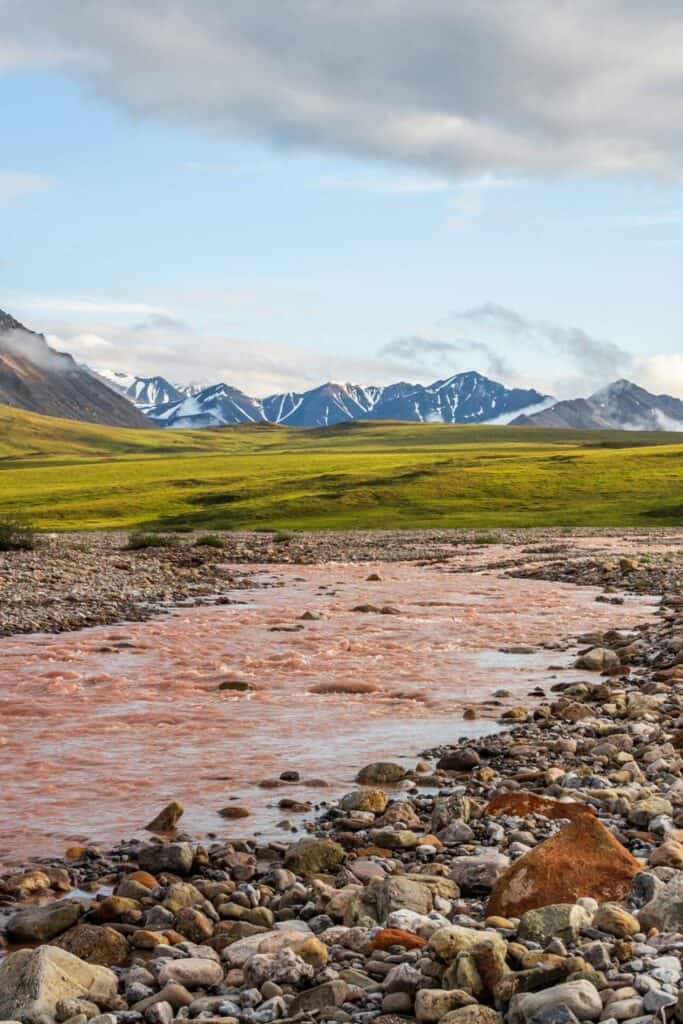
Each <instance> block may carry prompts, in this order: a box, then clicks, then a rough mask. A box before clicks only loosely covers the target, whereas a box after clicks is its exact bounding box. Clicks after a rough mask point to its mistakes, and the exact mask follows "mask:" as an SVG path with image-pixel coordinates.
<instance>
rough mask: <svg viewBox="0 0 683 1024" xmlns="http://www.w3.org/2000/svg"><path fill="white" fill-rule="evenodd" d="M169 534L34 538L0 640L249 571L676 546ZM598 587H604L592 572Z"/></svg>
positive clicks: (112, 615) (10, 589)
mask: <svg viewBox="0 0 683 1024" xmlns="http://www.w3.org/2000/svg"><path fill="white" fill-rule="evenodd" d="M166 536H169V537H170V539H171V541H173V543H172V545H171V546H168V547H149V548H142V549H139V550H131V549H129V547H128V541H129V534H127V533H122V532H115V531H109V532H106V531H102V532H97V533H95V532H88V533H85V532H84V533H60V534H41V535H40V536H39V538H38V543H37V547H36V549H35V550H34V551H13V552H0V637H2V636H11V635H13V634H16V633H38V632H45V633H61V632H65V631H69V630H79V629H83V628H85V627H88V626H97V625H104V624H111V623H118V622H140V621H145V620H147V619H149V618H152V617H153V616H155V615H158V614H159V613H160V612H164V611H169V610H172V609H174V608H177V607H178V606H179V605H195V606H196V605H202V604H215V603H216V602H220V601H224V600H228V599H230V598H229V597H228V596H227V595H229V594H231V593H232V592H233V591H234V590H235V589H236V588H246V589H248V588H250V587H253V586H254V581H253V578H252V576H251V574H250V572H249V569H248V567H249V566H250V565H254V564H256V565H263V564H285V565H286V564H294V565H310V564H316V563H329V562H351V563H353V562H377V561H380V562H398V561H415V562H439V561H443V560H448V561H449V562H450V563H451V569H452V571H458V570H459V569H461V570H462V571H468V570H469V569H471V568H472V566H479V567H482V568H485V567H487V566H489V567H491V568H495V569H497V570H501V569H505V568H508V569H509V570H510V571H515V570H516V569H520V570H522V571H526V569H527V568H528V567H529V563H533V564H534V565H535V566H536V570H535V571H536V572H537V573H538V574H540V575H542V574H543V573H544V571H545V570H544V567H546V566H547V570H548V576H547V578H550V579H554V578H558V577H559V575H560V574H561V572H562V571H563V570H564V569H566V568H567V562H572V563H574V562H575V561H576V559H577V557H582V558H583V559H585V560H589V561H590V559H591V558H592V559H593V562H594V563H595V564H596V565H598V566H600V565H601V564H602V562H603V561H604V559H605V557H610V556H611V555H612V554H614V553H621V554H622V555H623V554H624V553H629V552H635V553H642V552H644V551H646V550H647V551H648V552H651V554H650V555H649V556H648V557H649V558H650V559H651V562H650V563H649V564H650V566H651V568H654V569H656V567H657V565H658V564H659V563H660V562H664V563H666V562H667V556H668V554H669V553H670V552H672V551H674V552H675V551H678V550H680V549H681V548H682V547H683V531H682V530H678V529H671V530H666V529H658V530H559V529H537V530H495V531H487V532H485V533H484V532H482V531H476V530H412V531H411V530H391V531H383V530H368V531H345V532H338V531H324V532H316V533H309V532H304V531H302V532H297V533H283V532H280V533H267V532H263V533H239V532H223V533H221V534H220V535H219V538H218V540H219V543H220V546H218V547H212V546H208V545H205V544H201V543H199V544H198V543H197V542H198V541H200V540H201V538H202V535H201V534H189V535H187V534H171V535H166ZM214 536H215V535H214ZM643 568H644V564H643ZM573 571H574V570H571V571H570V572H569V576H568V578H571V574H572V572H573ZM665 571H669V570H668V568H667V569H666V570H665ZM645 575H646V574H644V573H641V575H640V576H639V577H638V578H639V579H643V580H645ZM595 578H596V579H597V580H598V582H599V583H600V582H602V577H601V575H600V572H599V571H598V572H597V573H596V574H595ZM658 582H659V581H658V577H657V574H656V572H655V574H654V577H653V585H654V590H651V591H648V590H645V591H644V592H657V591H658ZM648 585H649V581H648Z"/></svg>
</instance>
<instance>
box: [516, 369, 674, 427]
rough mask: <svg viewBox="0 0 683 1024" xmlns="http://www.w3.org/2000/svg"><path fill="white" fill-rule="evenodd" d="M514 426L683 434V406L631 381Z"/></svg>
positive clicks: (519, 419)
mask: <svg viewBox="0 0 683 1024" xmlns="http://www.w3.org/2000/svg"><path fill="white" fill-rule="evenodd" d="M512 424H513V426H531V427H565V428H567V427H571V428H573V429H575V430H600V429H602V430H673V431H678V430H683V402H681V401H680V399H678V398H672V397H671V395H653V394H651V393H650V392H649V391H646V390H645V388H641V387H639V385H638V384H633V383H632V382H631V381H628V380H617V381H614V383H612V384H609V385H608V386H607V387H605V388H601V389H600V390H599V391H596V392H595V393H594V394H592V395H591V396H590V397H589V398H574V399H570V400H568V401H564V402H557V403H555V404H554V405H551V406H550V407H549V408H547V409H544V410H543V411H541V412H537V413H533V414H531V415H529V414H526V415H520V416H518V417H517V418H516V419H514V420H512Z"/></svg>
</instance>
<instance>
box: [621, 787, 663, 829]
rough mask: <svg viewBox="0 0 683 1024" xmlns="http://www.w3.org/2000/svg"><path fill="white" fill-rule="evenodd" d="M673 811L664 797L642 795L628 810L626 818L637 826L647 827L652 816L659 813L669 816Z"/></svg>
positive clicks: (654, 816)
mask: <svg viewBox="0 0 683 1024" xmlns="http://www.w3.org/2000/svg"><path fill="white" fill-rule="evenodd" d="M673 812H674V809H673V807H672V805H671V803H670V801H669V800H667V799H666V797H663V796H658V795H657V794H653V795H652V796H646V797H644V798H643V799H642V800H636V802H635V803H634V805H633V807H631V810H630V811H629V812H628V820H629V821H630V822H631V824H632V825H635V826H636V827H638V828H647V827H648V825H649V824H650V822H651V821H652V819H653V818H656V817H657V816H658V815H660V814H665V815H668V816H669V817H670V816H671V815H672V814H673Z"/></svg>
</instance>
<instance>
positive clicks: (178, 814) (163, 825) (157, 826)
mask: <svg viewBox="0 0 683 1024" xmlns="http://www.w3.org/2000/svg"><path fill="white" fill-rule="evenodd" d="M183 811H184V807H183V805H182V804H181V803H180V802H179V801H178V800H172V801H171V803H170V804H167V805H166V807H164V809H163V810H161V811H159V813H158V814H157V816H156V818H153V819H152V820H151V821H150V823H149V825H145V829H146V830H147V832H172V831H173V829H174V828H175V827H176V825H177V824H178V822H179V821H180V819H181V818H182V816H183Z"/></svg>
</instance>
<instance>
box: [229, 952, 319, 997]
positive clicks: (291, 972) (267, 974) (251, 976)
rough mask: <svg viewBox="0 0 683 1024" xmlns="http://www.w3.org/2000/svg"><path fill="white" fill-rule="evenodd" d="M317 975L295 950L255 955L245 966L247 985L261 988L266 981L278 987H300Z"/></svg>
mask: <svg viewBox="0 0 683 1024" xmlns="http://www.w3.org/2000/svg"><path fill="white" fill-rule="evenodd" d="M314 974H315V968H314V967H313V966H312V965H311V964H308V963H306V961H305V960H304V959H303V958H302V957H300V956H298V955H297V954H296V953H295V952H294V950H293V949H287V948H284V949H280V950H278V952H277V953H255V954H254V956H252V957H250V958H249V959H248V960H247V962H246V963H245V965H244V980H245V982H246V984H247V985H251V986H253V987H254V988H260V987H261V985H263V983H264V982H265V981H273V982H275V984H276V985H299V984H301V982H302V981H306V980H309V979H310V978H312V977H313V975H314Z"/></svg>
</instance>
